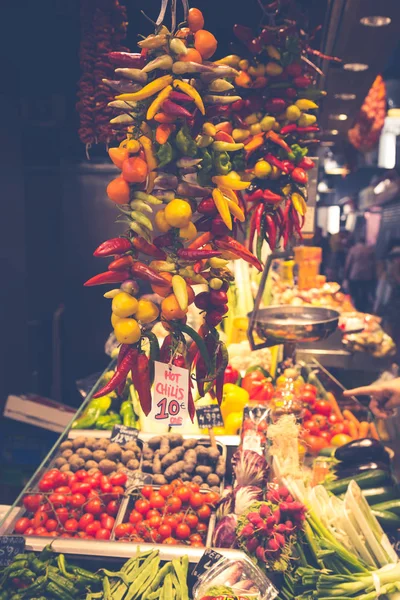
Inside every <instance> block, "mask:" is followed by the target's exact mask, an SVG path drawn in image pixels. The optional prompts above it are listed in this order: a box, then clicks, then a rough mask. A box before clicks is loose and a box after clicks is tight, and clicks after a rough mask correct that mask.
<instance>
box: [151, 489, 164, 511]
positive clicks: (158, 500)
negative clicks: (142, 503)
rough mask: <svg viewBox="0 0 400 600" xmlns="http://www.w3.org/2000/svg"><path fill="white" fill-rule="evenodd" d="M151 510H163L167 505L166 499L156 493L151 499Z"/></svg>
mask: <svg viewBox="0 0 400 600" xmlns="http://www.w3.org/2000/svg"><path fill="white" fill-rule="evenodd" d="M149 502H150V506H151V508H162V507H163V506H164V505H165V498H164V497H163V496H162V495H161V494H159V493H158V492H154V493H153V494H152V495H151V496H150V498H149Z"/></svg>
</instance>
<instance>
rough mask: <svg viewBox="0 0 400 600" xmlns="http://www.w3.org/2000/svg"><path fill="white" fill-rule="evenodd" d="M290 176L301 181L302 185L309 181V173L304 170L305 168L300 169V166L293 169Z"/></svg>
mask: <svg viewBox="0 0 400 600" xmlns="http://www.w3.org/2000/svg"><path fill="white" fill-rule="evenodd" d="M290 177H291V178H292V179H293V181H295V182H296V183H300V184H301V185H305V184H306V183H307V181H308V175H307V173H306V172H305V171H304V169H300V167H296V168H295V169H293V171H292V172H291V173H290Z"/></svg>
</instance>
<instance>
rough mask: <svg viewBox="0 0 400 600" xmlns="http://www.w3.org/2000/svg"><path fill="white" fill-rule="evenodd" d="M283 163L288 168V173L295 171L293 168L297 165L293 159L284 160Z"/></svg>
mask: <svg viewBox="0 0 400 600" xmlns="http://www.w3.org/2000/svg"><path fill="white" fill-rule="evenodd" d="M282 164H283V165H285V167H286V169H287V173H291V172H292V171H293V169H294V168H295V166H294V164H293V163H292V161H291V160H283V161H282Z"/></svg>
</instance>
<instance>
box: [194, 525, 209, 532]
mask: <svg viewBox="0 0 400 600" xmlns="http://www.w3.org/2000/svg"><path fill="white" fill-rule="evenodd" d="M207 530H208V527H207V525H206V524H205V523H199V524H198V525H197V527H196V531H197V532H198V533H206V531H207Z"/></svg>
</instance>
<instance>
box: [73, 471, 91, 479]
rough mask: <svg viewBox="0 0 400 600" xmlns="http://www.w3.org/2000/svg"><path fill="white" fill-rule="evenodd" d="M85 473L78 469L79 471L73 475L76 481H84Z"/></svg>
mask: <svg viewBox="0 0 400 600" xmlns="http://www.w3.org/2000/svg"><path fill="white" fill-rule="evenodd" d="M87 476H88V474H87V471H85V469H79V471H76V473H75V477H76V478H77V479H78V481H85V479H87Z"/></svg>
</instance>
